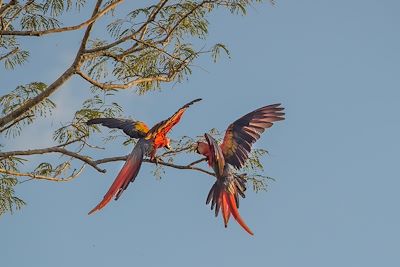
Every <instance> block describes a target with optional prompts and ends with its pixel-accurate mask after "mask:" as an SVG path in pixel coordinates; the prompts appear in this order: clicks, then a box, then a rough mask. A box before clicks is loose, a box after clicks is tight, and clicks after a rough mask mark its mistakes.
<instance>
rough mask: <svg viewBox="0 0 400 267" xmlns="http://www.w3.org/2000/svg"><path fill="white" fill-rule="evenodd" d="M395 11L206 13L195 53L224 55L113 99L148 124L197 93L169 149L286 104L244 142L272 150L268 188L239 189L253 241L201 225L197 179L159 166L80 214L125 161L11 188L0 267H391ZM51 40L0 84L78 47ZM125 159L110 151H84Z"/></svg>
mask: <svg viewBox="0 0 400 267" xmlns="http://www.w3.org/2000/svg"><path fill="white" fill-rule="evenodd" d="M399 10H400V2H399V1H395V0H391V1H390V0H386V1H376V0H353V1H327V0H321V1H310V0H305V1H284V0H280V1H277V5H276V7H271V6H270V5H268V4H263V5H255V8H254V9H251V10H250V11H249V14H248V16H245V17H237V16H228V15H227V14H226V13H225V12H219V13H215V14H214V15H213V16H212V17H211V18H210V22H211V26H210V39H209V40H208V41H207V44H211V43H213V42H220V41H222V42H224V43H226V44H227V45H228V46H229V48H230V50H231V53H232V58H231V59H230V60H229V59H226V58H225V59H222V60H221V61H220V62H218V63H217V64H212V63H211V60H208V59H202V60H200V61H198V62H197V65H198V66H199V67H198V68H195V69H194V70H195V71H194V74H193V75H192V76H191V77H190V78H189V81H188V82H185V83H183V84H178V85H175V86H174V87H173V88H172V89H171V86H170V85H166V86H165V87H164V88H165V90H163V91H162V92H153V93H149V94H147V95H145V96H142V97H138V96H137V95H136V94H135V93H134V91H133V90H130V91H126V92H122V93H120V94H118V95H117V96H116V97H117V99H118V100H119V101H121V102H122V103H123V105H124V108H125V112H126V115H127V116H134V117H135V118H138V119H142V120H145V121H146V122H148V123H149V124H153V123H155V122H158V121H159V120H162V119H164V118H166V117H167V116H169V115H170V113H172V112H174V111H175V110H176V109H177V107H180V106H181V105H182V104H183V103H185V102H186V101H188V100H191V99H194V98H197V97H202V98H203V101H202V102H201V103H198V104H196V106H193V107H192V108H191V109H190V110H188V111H187V113H186V114H185V117H184V118H183V119H182V122H181V124H179V125H178V126H177V127H176V128H175V129H174V131H173V132H172V133H171V137H175V138H178V137H179V136H181V135H183V134H189V135H200V134H202V133H204V132H205V131H208V130H209V129H210V128H213V127H217V128H219V129H220V130H224V129H225V128H226V126H227V125H228V124H229V123H231V122H232V121H234V120H235V119H236V118H238V117H240V116H241V115H243V114H245V113H247V112H249V111H251V110H253V109H255V108H257V107H260V106H263V105H267V104H272V103H276V102H281V103H283V105H284V106H285V108H286V113H287V119H286V120H285V121H284V122H283V123H277V124H276V125H275V126H274V127H272V128H271V129H270V131H268V133H266V134H264V135H263V136H262V138H261V139H260V140H259V141H258V142H257V145H256V146H257V147H260V148H266V149H268V150H269V151H270V156H268V157H266V158H265V160H264V161H263V163H264V165H265V174H266V175H268V176H272V177H274V178H275V179H276V182H272V183H270V186H269V188H268V192H262V193H258V194H256V193H254V192H251V190H249V191H248V194H247V198H246V199H245V200H244V201H242V202H241V207H240V212H241V214H242V216H243V217H244V218H245V220H246V222H247V223H248V225H249V226H250V227H251V228H252V230H253V231H254V232H255V236H254V237H250V236H249V235H248V234H247V233H245V232H244V231H243V230H242V229H241V228H240V227H239V226H238V225H237V224H236V223H235V222H234V221H231V222H230V225H229V227H228V228H227V229H224V227H223V224H222V220H221V218H220V217H219V218H217V219H215V218H214V217H213V214H212V212H211V211H210V210H209V207H208V206H205V197H206V195H207V193H208V190H209V188H210V187H211V185H212V184H213V182H214V181H213V180H212V179H210V177H207V176H205V175H202V174H199V173H195V172H189V171H177V170H171V169H167V171H166V173H165V176H164V178H163V179H162V180H156V179H155V178H154V177H152V176H151V174H150V171H151V168H152V167H153V166H151V165H148V164H146V165H144V166H143V169H142V170H141V173H140V174H139V177H138V178H137V180H136V182H135V183H134V184H132V185H131V186H130V187H129V188H128V190H127V191H126V192H125V193H124V195H123V196H122V197H121V199H120V200H119V201H117V202H115V201H113V202H112V203H110V204H109V206H107V207H106V208H105V209H104V210H103V211H101V212H99V213H97V214H95V215H93V216H87V215H86V214H87V212H88V211H89V210H90V209H91V208H92V207H93V206H94V205H95V204H97V202H98V201H99V200H100V199H101V197H102V196H103V194H104V193H105V191H106V190H107V189H108V187H109V185H110V184H111V182H112V180H113V179H114V177H115V175H116V174H117V172H118V170H119V169H120V167H121V165H122V163H112V164H108V165H105V167H106V168H107V170H108V172H107V174H105V175H102V174H99V173H97V172H95V171H92V170H89V169H87V171H86V172H85V173H84V174H83V175H82V176H81V177H80V178H79V179H76V180H74V181H72V182H69V183H50V182H41V181H37V182H29V183H24V184H22V185H20V186H18V187H17V193H18V195H20V196H21V197H23V198H24V199H25V200H26V201H27V202H28V206H26V207H25V208H24V209H23V210H22V211H20V212H16V213H15V214H14V215H12V216H10V215H7V216H4V217H2V218H1V219H0V229H1V230H0V231H1V242H0V255H1V265H2V266H7V267H12V266H41V267H47V266H49V267H50V266H59V267H64V266H65V267H71V266H194V267H197V266H199V267H203V266H231V267H236V266H274V267H292V266H307V267H310V266H312V267H320V266H324V267H329V266H332V267H337V266H349V267H353V266H360V267H361V266H362V267H367V266H371V267H375V266H387V267H389V266H400V259H399V256H398V252H399V251H398V248H399V242H400V228H399V225H400V215H399V211H398V210H399V208H398V205H399V201H400V197H399V193H398V191H399V188H400V180H399V170H398V166H399V154H398V151H399V150H400V142H399V136H400V118H399V115H400V105H399V104H400V90H399V89H400V73H399V71H400V50H399V48H400V35H399V25H400V16H399V12H398V11H399ZM77 34H78V35H77V36H79V35H80V34H81V33H77ZM71 36H75V35H71ZM61 38H64V37H62V35H54V36H52V37H50V38H49V39H48V40H50V41H51V42H50V43H47V44H45V43H43V41H41V40H39V39H33V38H32V39H29V41H28V42H31V44H32V45H33V46H34V50H33V57H32V59H31V60H30V62H29V64H28V65H27V68H23V69H20V70H19V71H16V72H6V71H4V70H3V69H2V70H1V73H0V86H1V88H6V87H7V86H10V87H15V85H17V84H20V83H26V82H30V81H32V80H35V79H37V80H44V81H47V82H50V81H52V80H53V79H54V77H56V75H57V74H59V73H60V72H61V71H62V70H63V69H64V68H65V67H66V66H67V65H68V64H69V63H70V62H71V60H72V57H73V54H74V51H75V49H76V47H77V45H78V39H74V38H65V39H61ZM57 49H60V51H62V52H57V51H58V50H57ZM46 56H47V57H49V58H48V59H46V61H45V64H46V65H45V64H44V63H43V62H44V60H40V58H41V57H43V58H44V57H46ZM200 67H201V68H200ZM205 70H206V71H205ZM87 88H88V85H87V84H86V83H84V82H82V81H81V80H79V79H78V78H76V79H73V80H72V81H70V82H69V83H68V84H67V85H66V86H65V87H64V88H63V90H62V91H60V92H58V93H57V94H56V95H54V96H53V99H55V100H58V101H59V100H62V103H60V109H59V110H58V111H57V113H56V117H55V119H54V122H56V121H57V118H63V119H65V120H67V119H68V118H70V116H71V114H70V112H71V111H72V110H73V109H72V108H70V107H74V105H76V103H75V102H74V101H73V99H74V96H75V95H77V94H80V93H81V92H82V91H85V90H87ZM1 90H4V89H1ZM2 93H3V91H2ZM57 116H59V117H57ZM41 131H42V130H39V129H37V128H32V129H31V130H30V132H29V133H25V134H24V135H23V136H22V137H21V140H20V141H18V142H16V143H15V144H14V143H13V144H8V145H9V146H10V147H18V148H31V147H32V148H33V147H43V146H45V145H46V138H48V136H49V134H50V133H46V132H43V133H42V132H41ZM106 133H107V131H104V132H103V134H104V135H105V134H106ZM32 136H34V138H33V137H32ZM3 142H4V141H3ZM130 149H131V148H130V147H121V146H120V143H116V144H115V145H113V146H110V149H108V150H107V151H102V152H101V154H99V155H93V156H94V157H101V156H114V155H123V154H126V153H128V151H130ZM193 158H196V156H195V155H194V156H193Z"/></svg>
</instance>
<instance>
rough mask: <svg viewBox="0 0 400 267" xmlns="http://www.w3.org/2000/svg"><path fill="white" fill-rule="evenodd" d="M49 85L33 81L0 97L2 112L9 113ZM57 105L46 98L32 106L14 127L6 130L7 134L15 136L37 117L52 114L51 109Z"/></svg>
mask: <svg viewBox="0 0 400 267" xmlns="http://www.w3.org/2000/svg"><path fill="white" fill-rule="evenodd" d="M46 87H47V85H46V84H44V83H42V82H33V83H30V84H27V85H20V86H18V87H17V88H15V90H13V91H11V93H8V94H6V95H3V96H2V97H0V107H1V110H0V112H1V113H2V114H8V113H10V112H12V111H14V110H16V109H17V108H19V107H20V106H22V105H24V104H26V103H27V102H28V101H29V100H30V99H32V98H33V97H35V96H37V95H38V94H40V93H41V92H43V91H44V90H45V89H46ZM55 107H56V105H55V103H54V102H53V101H51V100H50V99H48V98H47V99H45V100H43V101H42V102H40V103H38V105H36V106H34V107H32V108H31V109H30V110H29V111H27V112H26V113H25V114H24V116H23V117H22V118H21V119H20V120H19V121H16V123H15V124H14V125H13V127H10V128H7V129H6V130H5V132H6V135H10V134H11V135H12V136H13V137H15V136H16V135H18V134H20V132H21V130H22V126H23V125H27V124H31V123H33V121H34V119H35V118H36V117H38V116H39V117H45V116H47V115H49V114H51V111H52V110H53V109H54V108H55Z"/></svg>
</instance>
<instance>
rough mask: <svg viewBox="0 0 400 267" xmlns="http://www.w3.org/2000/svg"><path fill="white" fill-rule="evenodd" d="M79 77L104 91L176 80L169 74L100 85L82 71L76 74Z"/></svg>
mask: <svg viewBox="0 0 400 267" xmlns="http://www.w3.org/2000/svg"><path fill="white" fill-rule="evenodd" d="M76 73H77V74H78V75H80V76H81V77H82V78H83V79H85V80H86V81H88V82H89V83H91V84H93V85H94V86H97V87H99V88H101V89H103V90H113V89H128V88H131V87H132V86H135V85H138V84H140V83H145V82H155V81H159V82H170V81H172V80H173V79H174V76H172V77H171V76H170V75H167V74H160V75H156V76H152V77H146V78H138V79H136V80H133V81H130V82H128V83H122V84H113V83H100V82H98V81H96V80H94V79H92V78H90V77H89V76H88V75H87V74H85V73H84V72H82V71H81V70H78V71H77V72H76Z"/></svg>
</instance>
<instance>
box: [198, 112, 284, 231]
mask: <svg viewBox="0 0 400 267" xmlns="http://www.w3.org/2000/svg"><path fill="white" fill-rule="evenodd" d="M280 105H281V104H274V105H269V106H265V107H262V108H259V109H257V110H254V111H252V112H250V113H249V114H246V115H244V116H243V117H241V118H240V119H238V120H236V121H235V122H233V123H232V124H231V125H229V127H228V129H227V130H226V132H225V137H224V140H223V142H222V144H221V145H220V146H219V145H218V143H217V141H216V140H215V139H214V138H213V137H212V136H211V135H209V134H207V133H206V134H205V135H204V136H205V138H206V141H207V143H205V142H198V143H197V153H199V154H202V155H204V156H206V157H207V160H208V164H209V165H210V166H211V167H212V168H213V170H214V172H215V175H216V178H217V181H216V182H215V183H214V185H213V186H212V187H211V190H210V192H209V193H208V196H207V200H206V204H209V203H210V202H211V209H212V210H213V209H214V207H215V216H218V212H219V210H220V209H221V210H222V216H223V219H224V224H225V227H227V225H228V221H229V218H230V215H231V214H232V216H233V218H235V220H236V221H237V222H238V223H239V224H240V225H241V226H242V227H243V229H244V230H246V232H248V233H249V234H251V235H253V232H252V231H251V230H250V228H249V227H248V226H247V225H246V223H245V222H244V220H243V219H242V217H241V216H240V214H239V211H238V208H239V195H240V196H241V197H243V198H244V197H245V195H244V191H245V190H246V179H245V178H244V177H243V176H240V175H237V174H235V173H234V172H233V171H232V169H231V168H230V166H229V165H231V166H233V167H234V168H236V169H238V170H239V169H241V168H242V167H243V165H244V164H245V162H246V160H247V159H248V157H249V153H250V151H251V146H252V144H253V143H254V142H255V141H257V140H258V139H259V138H260V135H261V134H262V133H263V132H264V131H265V129H267V128H269V127H271V126H272V125H273V123H274V122H276V121H281V120H284V119H285V118H284V115H285V113H283V112H281V111H282V110H284V108H282V107H280Z"/></svg>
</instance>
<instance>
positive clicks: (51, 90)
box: [0, 0, 102, 127]
mask: <svg viewBox="0 0 400 267" xmlns="http://www.w3.org/2000/svg"><path fill="white" fill-rule="evenodd" d="M101 3H102V0H98V1H97V3H96V6H95V8H94V10H93V14H92V18H93V17H95V16H96V14H97V12H98V10H99V8H100V5H101ZM93 22H94V21H93ZM93 22H92V23H91V24H90V25H89V26H88V27H87V29H86V31H85V34H84V36H83V39H82V42H81V46H80V48H79V50H78V52H77V54H76V57H75V60H74V63H73V64H72V65H71V66H70V67H69V68H68V69H67V70H66V71H65V72H64V73H63V74H62V75H61V76H60V77H58V79H57V80H55V81H54V82H53V83H52V84H51V85H50V86H49V87H47V88H46V89H45V90H44V91H43V92H42V93H40V94H38V95H37V96H35V97H34V98H31V99H29V100H28V101H26V102H25V103H24V104H22V105H21V106H20V107H19V108H17V109H15V110H14V111H12V112H10V113H8V114H7V115H5V116H4V117H2V118H0V127H4V126H5V125H6V124H8V123H10V122H12V121H13V120H15V119H17V118H18V117H20V116H21V115H23V114H24V113H25V112H27V111H28V110H30V109H31V108H32V107H34V106H35V105H37V104H38V103H40V102H41V101H43V100H44V99H45V98H47V97H49V96H50V95H51V94H52V93H54V92H55V91H56V90H57V89H59V88H60V87H61V85H63V84H64V83H65V82H66V81H67V80H68V79H69V78H71V77H72V75H74V74H75V73H76V70H77V69H78V68H79V66H80V64H82V62H81V61H82V54H83V51H84V50H85V46H86V42H87V40H88V38H89V35H90V31H91V29H92V26H93Z"/></svg>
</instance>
